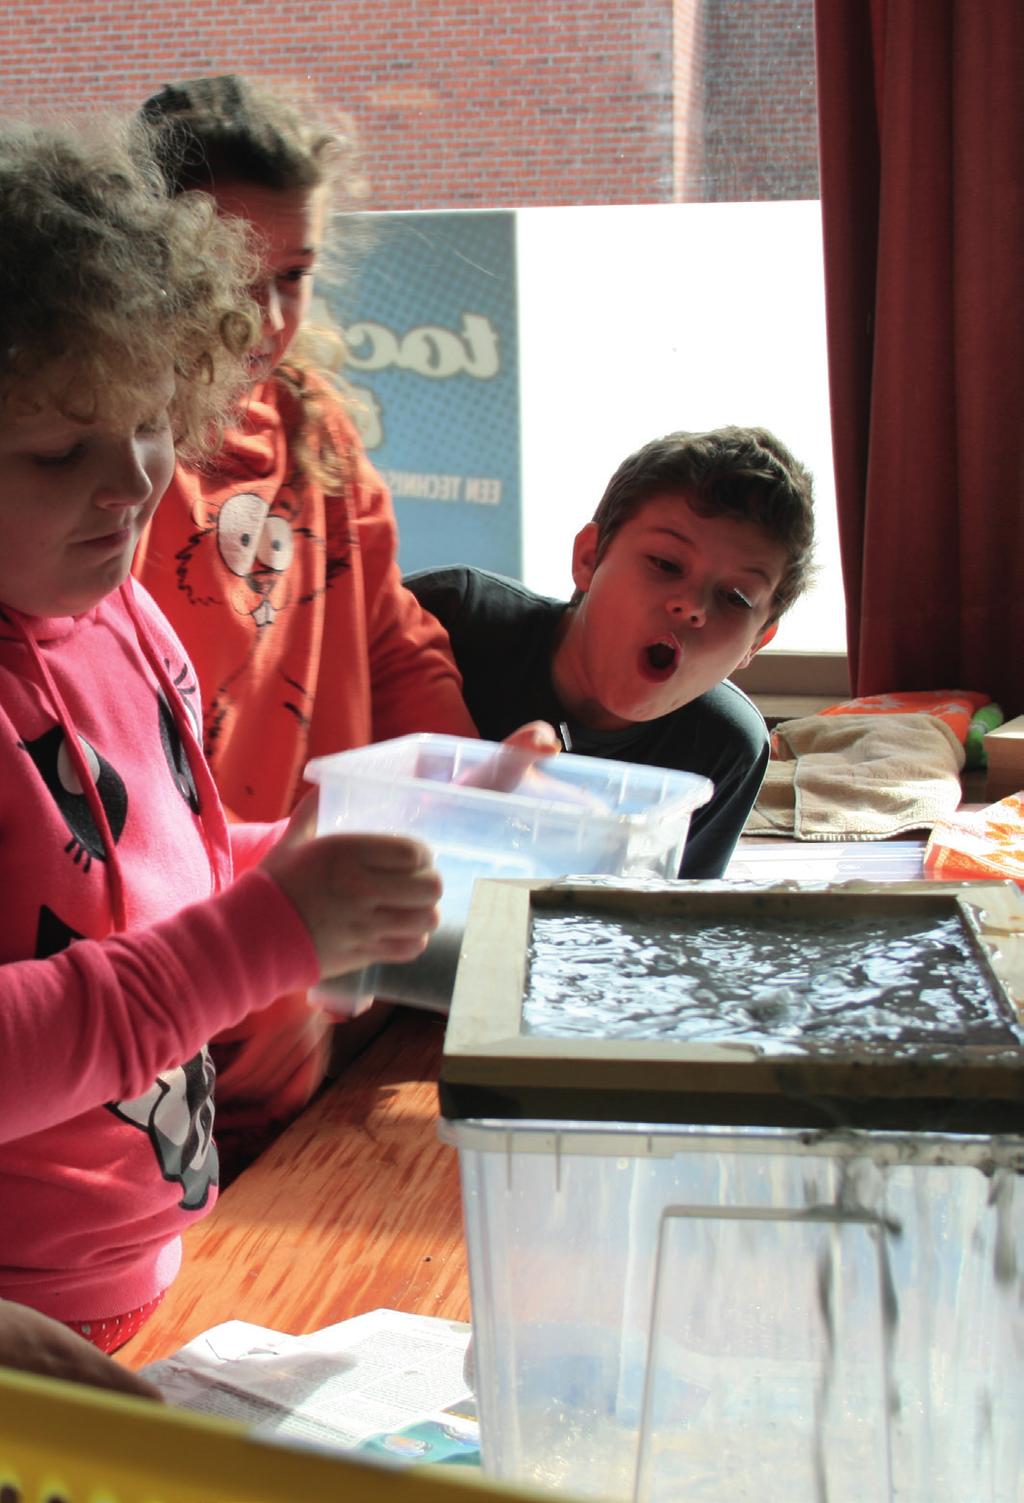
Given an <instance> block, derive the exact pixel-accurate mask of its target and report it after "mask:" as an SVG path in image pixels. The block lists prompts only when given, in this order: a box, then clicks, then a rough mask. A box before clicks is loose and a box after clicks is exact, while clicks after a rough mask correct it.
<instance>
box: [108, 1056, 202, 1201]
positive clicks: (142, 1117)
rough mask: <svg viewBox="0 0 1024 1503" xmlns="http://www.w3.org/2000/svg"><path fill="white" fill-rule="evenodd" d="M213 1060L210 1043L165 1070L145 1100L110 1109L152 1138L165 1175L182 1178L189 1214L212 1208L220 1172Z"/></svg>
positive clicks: (144, 1095)
mask: <svg viewBox="0 0 1024 1503" xmlns="http://www.w3.org/2000/svg"><path fill="white" fill-rule="evenodd" d="M213 1084H214V1068H213V1061H212V1060H211V1058H210V1056H209V1053H208V1052H207V1050H206V1047H205V1045H204V1046H203V1048H202V1049H201V1050H200V1051H199V1053H198V1054H196V1055H194V1056H193V1057H192V1058H191V1059H190V1060H187V1061H186V1063H185V1064H183V1065H179V1066H178V1068H177V1069H176V1070H162V1071H161V1072H160V1074H159V1075H158V1076H157V1078H156V1080H154V1082H153V1084H152V1085H151V1086H150V1088H149V1090H148V1091H143V1093H142V1095H141V1096H136V1097H135V1098H134V1100H132V1101H114V1102H110V1103H108V1110H109V1111H112V1112H113V1113H114V1115H115V1116H116V1117H120V1118H121V1119H122V1121H124V1122H130V1123H131V1124H132V1125H133V1126H135V1127H139V1128H141V1129H142V1131H143V1132H144V1133H145V1134H146V1135H147V1137H148V1138H149V1141H150V1143H151V1144H152V1147H153V1152H154V1153H155V1154H156V1159H157V1163H158V1164H159V1165H160V1172H161V1174H162V1175H163V1177H164V1179H166V1180H176V1181H177V1182H178V1184H179V1185H180V1186H181V1188H182V1191H183V1194H182V1197H181V1200H180V1201H179V1202H178V1203H179V1205H180V1206H181V1208H182V1210H183V1211H198V1210H201V1209H202V1207H203V1206H204V1205H205V1204H206V1201H207V1197H208V1196H209V1193H210V1186H211V1185H215V1184H216V1183H217V1180H218V1175H219V1172H220V1165H219V1161H218V1158H217V1148H216V1145H215V1144H214V1142H213Z"/></svg>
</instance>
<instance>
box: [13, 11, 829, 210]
mask: <svg viewBox="0 0 1024 1503" xmlns="http://www.w3.org/2000/svg"><path fill="white" fill-rule="evenodd" d="M229 71H236V72H244V73H248V74H251V75H253V76H259V77H267V78H271V79H274V78H276V79H280V80H282V81H288V80H290V79H291V80H299V81H302V82H308V83H310V84H312V85H313V86H314V87H315V88H316V90H317V91H318V93H319V94H320V96H321V97H322V98H323V99H324V100H325V101H328V102H330V103H334V104H335V105H337V106H339V107H341V108H343V109H345V110H347V111H349V112H350V113H351V114H352V115H353V116H354V117H355V119H356V122H357V124H358V127H359V131H360V136H361V139H362V142H363V149H364V156H365V161H366V167H367V174H368V177H369V180H370V185H371V193H370V202H371V206H372V207H374V208H377V209H409V208H417V209H428V208H481V207H492V206H518V205H536V204H551V205H557V204H625V203H665V202H672V201H674V200H675V201H677V200H683V201H692V200H723V199H726V200H728V199H757V198H812V197H816V195H817V164H816V123H815V95H814V49H813V17H812V0H471V3H460V0H397V3H393V0H366V3H365V4H362V5H341V4H338V3H331V0H327V3H324V0H293V3H289V4H287V5H285V4H281V3H280V0H174V3H172V0H142V3H140V0H7V3H6V4H5V5H4V7H3V8H2V10H0V112H2V113H4V114H8V115H14V116H25V115H32V116H34V115H38V114H39V113H40V112H42V111H51V110H52V111H55V112H57V113H58V114H64V115H68V114H71V115H78V114H81V113H84V112H88V111H90V110H94V109H100V110H111V109H113V110H123V109H129V108H132V107H134V106H135V105H137V104H138V103H139V102H140V101H141V100H142V99H143V98H145V97H146V95H147V94H149V93H151V92H153V90H154V89H156V88H157V87H159V85H160V84H162V83H165V82H168V81H170V80H172V79H176V78H188V77H195V76H197V75H199V74H204V73H215V72H229Z"/></svg>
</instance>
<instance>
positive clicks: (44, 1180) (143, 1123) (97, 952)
mask: <svg viewBox="0 0 1024 1503" xmlns="http://www.w3.org/2000/svg"><path fill="white" fill-rule="evenodd" d="M0 221H2V223H3V227H4V233H3V237H2V239H0V890H2V892H3V894H4V904H3V912H2V914H0V1207H2V1208H3V1211H4V1216H3V1220H4V1228H5V1230H4V1239H3V1261H2V1266H0V1363H2V1362H4V1360H5V1358H6V1359H8V1360H19V1361H21V1363H22V1365H31V1362H32V1357H31V1352H32V1351H33V1350H35V1351H37V1352H39V1353H40V1354H41V1355H40V1356H39V1357H38V1361H39V1362H40V1363H42V1364H43V1365H44V1367H46V1370H49V1371H54V1370H56V1371H59V1372H60V1373H61V1374H62V1375H63V1376H76V1375H78V1376H81V1377H83V1379H85V1380H88V1381H99V1382H102V1381H104V1380H103V1377H102V1370H101V1368H98V1367H97V1364H96V1360H95V1353H89V1354H88V1359H89V1360H86V1359H85V1358H84V1357H81V1356H80V1355H76V1353H78V1354H80V1353H81V1352H82V1351H87V1349H86V1348H84V1347H83V1346H81V1345H80V1344H79V1345H78V1346H76V1342H75V1340H74V1339H73V1337H72V1336H71V1335H70V1334H69V1333H68V1331H67V1329H66V1328H67V1327H69V1326H70V1327H71V1328H72V1331H73V1332H75V1333H77V1334H78V1335H79V1336H83V1337H85V1338H87V1339H88V1340H89V1341H90V1342H92V1343H93V1344H94V1345H95V1346H98V1347H100V1348H101V1349H103V1350H112V1349H113V1348H115V1347H117V1346H119V1345H121V1344H122V1343H123V1342H124V1341H126V1340H127V1339H128V1338H129V1336H131V1335H132V1333H133V1332H134V1330H135V1329H137V1327H138V1325H139V1324H140V1323H141V1321H142V1320H143V1319H144V1318H145V1316H146V1315H147V1314H148V1312H149V1311H150V1310H151V1309H152V1308H153V1307H154V1305H155V1304H156V1303H157V1302H158V1301H159V1300H160V1299H161V1298H162V1296H163V1293H164V1291H165V1289H166V1288H167V1286H168V1284H169V1283H170V1281H171V1280H172V1279H173V1277H174V1275H175V1272H176V1271H177V1267H178V1263H179V1260H180V1255H181V1242H180V1236H181V1232H182V1231H183V1230H184V1228H185V1227H187V1226H188V1225H190V1224H191V1222H193V1221H194V1220H195V1219H196V1217H198V1216H201V1215H203V1214H204V1213H205V1212H206V1211H207V1210H208V1209H209V1208H210V1206H211V1205H212V1204H213V1202H214V1199H215V1197H216V1194H217V1185H218V1178H219V1175H218V1158H217V1150H216V1148H215V1146H214V1142H213V1138H212V1126H213V1079H214V1071H213V1066H212V1063H211V1060H210V1056H209V1052H208V1050H207V1048H206V1042H207V1040H208V1039H209V1038H210V1037H211V1035H212V1034H214V1033H216V1032H217V1031H218V1030H219V1029H222V1028H225V1027H229V1026H231V1025H232V1024H235V1023H237V1022H238V1021H239V1019H240V1018H242V1017H243V1016H244V1015H245V1014H246V1013H247V1012H248V1011H249V1010H250V1009H253V1008H260V1007H263V1006H266V1005H267V1004H268V1003H269V1002H270V1001H271V1000H272V999H273V998H274V997H275V996H277V995H278V994H279V993H281V992H285V991H288V990H289V989H290V988H296V987H308V986H311V985H313V984H314V983H315V982H316V981H317V979H318V978H320V977H323V976H330V975H336V974H339V973H341V972H345V971H349V970H352V969H354V968H358V967H361V966H362V965H365V964H367V963H371V962H373V961H374V960H379V959H389V958H393V959H399V960H401V959H408V958H412V957H413V956H415V955H416V954H418V953H419V952H420V951H421V950H422V948H423V945H424V944H425V942H426V937H427V934H428V932H429V930H430V929H431V928H432V927H433V925H434V924H435V923H436V900H437V896H438V892H439V883H438V880H437V877H436V874H435V873H434V872H433V871H432V869H431V868H430V864H429V856H428V854H427V853H426V852H425V850H424V849H423V848H422V847H421V846H419V845H417V844H415V843H414V842H411V841H406V840H398V839H388V838H385V837H373V838H371V837H366V838H364V837H342V836H334V837H329V838H324V839H309V838H307V829H308V824H309V818H310V811H309V810H308V809H303V810H302V811H300V813H299V814H298V815H297V816H296V818H295V819H294V820H293V821H291V823H290V824H289V825H287V826H286V825H285V824H284V822H282V823H280V824H276V825H270V826H268V825H262V824H261V825H257V826H252V825H245V824H235V825H232V826H230V827H229V825H228V822H227V819H226V817H225V813H224V809H223V806H222V804H221V801H220V798H219V796H218V793H217V789H216V786H215V784H214V781H213V778H212V775H211V773H210V770H209V767H208V766H207V764H206V761H205V759H204V756H203V753H202V747H201V734H200V726H201V724H202V710H201V707H200V705H199V696H198V689H197V683H196V675H195V670H194V668H193V666H192V663H191V662H190V660H189V657H188V655H187V653H186V651H185V649H184V648H183V646H182V644H181V642H180V641H179V639H178V638H177V636H176V635H175V633H174V631H173V629H172V627H171V626H170V624H169V623H168V621H167V620H166V618H165V617H164V616H163V615H162V613H161V612H160V610H159V609H158V607H157V606H156V605H155V604H154V602H153V601H152V599H151V598H150V597H149V595H148V594H147V593H146V591H145V590H144V589H143V588H142V587H141V586H140V585H139V584H138V583H137V582H136V581H135V580H134V579H133V578H132V577H131V575H130V572H129V570H130V566H131V563H132V558H133V554H134V551H135V548H136V545H137V543H138V540H139V537H140V535H141V533H142V531H143V529H144V528H145V527H146V526H147V525H148V524H149V522H150V521H151V519H152V517H153V515H154V513H155V511H156V508H157V505H158V503H159V501H160V499H161V496H162V494H163V491H164V489H165V487H166V486H167V484H168V482H169V481H170V479H171V476H172V474H173V471H174V465H175V458H176V451H177V454H179V455H188V456H189V459H190V462H193V463H200V462H203V457H204V456H208V455H210V454H211V453H215V452H216V451H217V449H218V446H219V444H220V443H221V441H222V434H223V432H224V430H225V425H226V423H227V421H228V420H229V419H230V418H231V417H232V409H231V404H232V402H233V400H234V399H235V398H237V397H238V396H239V394H241V393H244V392H245V390H246V389H247V385H248V381H249V379H250V377H249V371H248V368H247V361H248V358H249V355H250V351H251V349H252V348H253V345H254V342H255V341H256V340H257V339H258V337H259V333H258V323H259V321H258V313H257V310H256V309H255V308H254V306H253V304H252V302H251V300H250V298H249V295H248V291H247V289H248V288H249V287H251V286H252V284H253V282H254V280H255V278H256V270H255V268H254V264H253V261H252V257H251V255H250V252H249V250H248V245H247V239H246V234H245V232H244V230H243V228H242V227H241V226H240V225H238V224H237V223H234V222H231V221H229V220H226V219H225V218H223V217H221V216H218V214H217V213H216V211H215V208H214V205H213V204H212V203H211V202H210V201H209V200H207V199H205V198H202V197H199V196H195V197H191V198H183V199H182V198H175V197H173V196H170V195H169V194H168V193H167V191H166V188H165V185H164V181H163V176H162V173H161V172H160V170H159V169H158V168H157V167H156V166H155V164H154V162H153V159H152V157H151V155H150V143H149V136H148V132H146V131H145V130H139V129H127V130H126V129H123V128H118V129H114V128H112V127H111V128H108V127H105V126H100V125H97V126H96V127H95V128H93V129H90V130H82V129H80V128H79V129H77V130H76V131H75V132H74V133H72V132H70V131H67V130H61V129H57V128H53V127H47V128H40V127H32V126H24V125H17V124H12V125H7V126H4V125H2V124H0ZM26 1310H27V1311H28V1312H29V1313H28V1315H27V1316H26V1315H24V1314H23V1313H22V1314H21V1315H19V1314H18V1312H25V1311H26ZM12 1312H13V1314H12ZM37 1317H38V1319H37ZM26 1321H27V1325H26ZM55 1323H57V1324H55ZM55 1333H57V1334H55ZM26 1351H28V1353H29V1355H28V1357H27V1358H26V1357H25V1356H24V1354H25V1352H26ZM19 1353H20V1356H19ZM47 1354H48V1355H47ZM47 1364H49V1365H48V1366H47ZM111 1386H117V1385H116V1384H111ZM122 1386H123V1385H122Z"/></svg>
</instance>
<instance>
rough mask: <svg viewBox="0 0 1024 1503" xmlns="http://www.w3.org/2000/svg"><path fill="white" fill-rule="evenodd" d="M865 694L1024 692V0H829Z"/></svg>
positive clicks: (854, 594)
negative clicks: (951, 691) (911, 690)
mask: <svg viewBox="0 0 1024 1503" xmlns="http://www.w3.org/2000/svg"><path fill="white" fill-rule="evenodd" d="M815 29H816V42H817V62H818V112H819V131H820V141H819V150H820V170H821V200H822V218H823V225H824V246H825V289H826V306H827V317H828V343H829V376H830V389H831V403H832V430H833V446H834V456H835V471H836V492H837V504H838V508H839V536H840V549H841V554H842V563H843V575H844V581H845V591H846V601H847V619H848V639H849V655H850V673H851V683H852V685H853V691H854V693H855V694H874V693H881V692H885V691H887V690H899V689H949V688H964V689H977V690H983V691H986V692H987V693H989V694H991V696H992V697H993V698H994V699H996V700H997V701H998V702H999V703H1000V704H1001V705H1002V706H1003V709H1004V711H1005V712H1006V714H1007V715H1008V716H1009V715H1011V714H1019V713H1022V712H1024V275H1022V273H1024V254H1022V252H1024V171H1022V169H1024V109H1022V90H1024V3H1022V0H816V4H815Z"/></svg>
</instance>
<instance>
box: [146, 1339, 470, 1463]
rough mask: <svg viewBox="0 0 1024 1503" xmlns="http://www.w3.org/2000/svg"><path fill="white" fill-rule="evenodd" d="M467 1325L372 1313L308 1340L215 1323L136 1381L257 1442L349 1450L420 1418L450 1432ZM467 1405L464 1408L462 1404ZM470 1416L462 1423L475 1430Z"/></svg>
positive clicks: (464, 1389) (465, 1394) (461, 1381)
mask: <svg viewBox="0 0 1024 1503" xmlns="http://www.w3.org/2000/svg"><path fill="white" fill-rule="evenodd" d="M469 1333H470V1327H469V1326H468V1325H466V1324H464V1323H463V1322H461V1321H449V1320H440V1319H437V1318H436V1317H433V1316H425V1315H406V1314H403V1313H402V1312H400V1311H398V1310H372V1311H370V1312H369V1313H368V1314H366V1315H357V1316H355V1317H353V1318H352V1319H351V1320H344V1321H341V1322H340V1324H338V1325H334V1326H325V1327H324V1329H323V1330H320V1331H314V1332H312V1334H310V1335H308V1336H289V1335H286V1334H285V1333H284V1332H282V1331H271V1330H267V1329H266V1328H265V1327H263V1326H255V1325H250V1324H248V1322H246V1321H241V1320H229V1321H225V1323H224V1324H223V1325H219V1326H213V1327H212V1328H211V1329H210V1330H209V1331H204V1332H203V1333H202V1335H201V1336H197V1337H195V1339H194V1340H193V1341H190V1342H189V1343H188V1345H187V1346H183V1347H182V1348H181V1349H180V1351H178V1352H176V1353H175V1354H174V1356H173V1357H166V1358H164V1359H162V1360H161V1361H159V1362H153V1363H151V1364H150V1365H149V1366H148V1367H146V1368H143V1369H142V1375H143V1376H144V1377H146V1378H148V1379H149V1380H150V1382H151V1383H155V1384H156V1385H157V1387H158V1388H159V1389H160V1391H161V1392H162V1393H163V1395H164V1397H165V1398H166V1400H167V1401H168V1403H170V1404H176V1405H179V1406H181V1407H182V1408H186V1409H194V1410H197V1411H199V1412H200V1413H204V1414H214V1415H218V1416H220V1417H221V1418H226V1419H233V1420H237V1421H240V1422H241V1423H242V1424H244V1425H245V1426H247V1428H248V1429H249V1430H250V1431H251V1432H252V1433H253V1434H256V1435H260V1436H263V1437H266V1438H268V1439H269V1438H271V1437H273V1438H278V1439H287V1440H288V1441H289V1442H295V1441H302V1442H305V1443H308V1444H312V1445H316V1446H325V1447H327V1448H329V1449H331V1450H339V1449H340V1450H351V1449H352V1448H354V1447H356V1446H358V1445H359V1444H360V1443H361V1442H363V1441H365V1440H368V1439H369V1438H370V1437H371V1436H375V1435H378V1434H380V1433H382V1432H389V1431H395V1430H399V1429H402V1428H404V1427H405V1426H408V1425H412V1424H416V1423H417V1422H419V1421H423V1420H433V1421H437V1422H439V1423H440V1422H443V1423H444V1424H445V1425H448V1426H450V1425H451V1424H452V1423H453V1416H452V1415H451V1414H448V1413H445V1412H443V1411H447V1410H449V1409H450V1408H452V1407H454V1409H455V1410H456V1415H455V1417H454V1423H455V1424H456V1425H458V1423H459V1418H458V1411H459V1409H460V1407H466V1408H467V1410H468V1412H469V1414H470V1416H471V1415H472V1404H471V1394H470V1389H469V1387H468V1385H467V1383H466V1381H465V1377H464V1376H463V1365H464V1361H465V1355H466V1347H467V1345H468V1342H469ZM467 1401H470V1402H469V1403H468V1404H467ZM473 1423H474V1422H473V1419H472V1418H471V1417H470V1418H469V1420H468V1421H466V1424H467V1429H468V1431H469V1433H472V1427H473Z"/></svg>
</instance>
